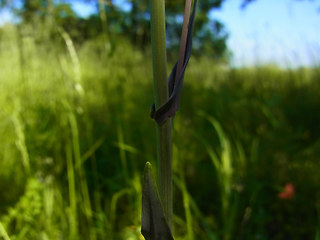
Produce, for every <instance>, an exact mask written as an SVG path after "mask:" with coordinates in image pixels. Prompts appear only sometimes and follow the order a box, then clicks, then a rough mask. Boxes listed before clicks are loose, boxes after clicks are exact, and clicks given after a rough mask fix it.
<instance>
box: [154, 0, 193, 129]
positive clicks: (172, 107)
mask: <svg viewBox="0 0 320 240" xmlns="http://www.w3.org/2000/svg"><path fill="white" fill-rule="evenodd" d="M196 8H197V0H195V1H194V4H193V10H192V14H191V17H190V21H189V26H188V35H187V44H186V49H185V56H184V59H183V68H182V70H181V72H179V73H178V75H177V74H176V73H177V63H176V65H175V66H174V67H173V69H172V71H171V74H170V76H169V80H168V88H169V99H168V101H167V102H166V103H165V104H163V105H162V106H161V107H160V108H159V109H158V110H156V109H155V106H154V105H152V109H151V114H150V115H151V117H152V118H154V119H155V120H156V122H157V123H158V124H159V125H160V124H162V123H163V122H164V121H165V120H166V119H167V118H169V117H173V116H174V115H175V113H176V111H177V110H178V107H179V101H180V96H181V90H182V85H183V79H184V72H185V70H186V68H187V65H188V62H189V59H190V55H191V49H192V34H193V27H194V20H195V13H196ZM176 76H178V77H176Z"/></svg>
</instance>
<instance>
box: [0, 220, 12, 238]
mask: <svg viewBox="0 0 320 240" xmlns="http://www.w3.org/2000/svg"><path fill="white" fill-rule="evenodd" d="M0 237H2V238H3V239H4V240H11V239H10V237H9V235H8V233H7V231H6V229H5V228H4V226H3V224H2V223H1V222H0Z"/></svg>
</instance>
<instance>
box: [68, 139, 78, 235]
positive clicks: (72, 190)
mask: <svg viewBox="0 0 320 240" xmlns="http://www.w3.org/2000/svg"><path fill="white" fill-rule="evenodd" d="M66 158H67V173H68V187H69V202H70V214H69V224H70V239H71V240H73V239H77V237H78V236H77V229H78V220H77V219H78V213H77V198H76V185H75V177H74V175H75V174H74V164H73V159H72V146H71V145H70V142H68V143H67V146H66Z"/></svg>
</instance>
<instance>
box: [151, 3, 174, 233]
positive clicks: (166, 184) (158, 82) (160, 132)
mask: <svg viewBox="0 0 320 240" xmlns="http://www.w3.org/2000/svg"><path fill="white" fill-rule="evenodd" d="M151 43H152V63H153V80H154V95H155V99H154V100H155V106H156V108H159V106H161V105H163V104H164V103H165V102H166V101H167V100H168V97H169V93H168V83H167V54H166V34H165V2H164V0H152V1H151ZM157 152H158V171H159V173H158V177H159V194H160V199H161V202H162V207H163V210H164V215H165V216H166V219H167V222H168V225H169V227H170V228H171V229H172V211H173V210H172V164H171V162H172V157H171V155H172V154H171V153H172V121H171V119H168V120H166V121H165V122H164V123H163V124H162V125H160V126H159V125H157Z"/></svg>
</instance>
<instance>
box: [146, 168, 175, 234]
mask: <svg viewBox="0 0 320 240" xmlns="http://www.w3.org/2000/svg"><path fill="white" fill-rule="evenodd" d="M141 233H142V235H143V236H144V238H145V239H146V240H173V237H172V234H171V231H170V228H169V226H168V223H167V221H166V218H165V216H164V212H163V209H162V205H161V202H160V198H159V194H158V191H157V188H156V186H155V183H154V180H153V177H152V168H151V164H150V163H149V162H147V163H146V166H145V168H144V183H143V191H142V219H141Z"/></svg>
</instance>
